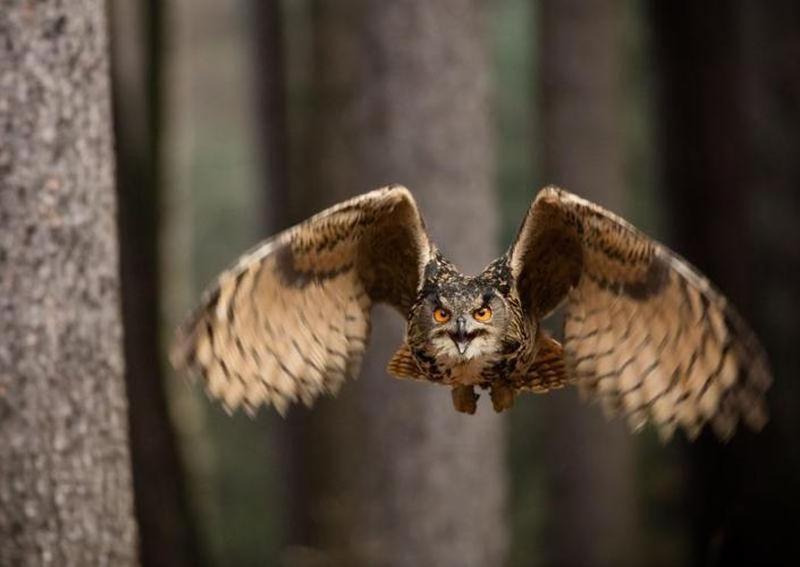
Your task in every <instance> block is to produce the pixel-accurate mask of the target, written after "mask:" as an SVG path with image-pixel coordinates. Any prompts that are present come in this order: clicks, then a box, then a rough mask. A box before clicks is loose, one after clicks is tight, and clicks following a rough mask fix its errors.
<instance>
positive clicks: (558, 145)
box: [538, 0, 639, 565]
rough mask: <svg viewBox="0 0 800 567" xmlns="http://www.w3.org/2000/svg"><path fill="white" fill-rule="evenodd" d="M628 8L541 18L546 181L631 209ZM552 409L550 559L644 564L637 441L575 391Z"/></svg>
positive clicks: (581, 8)
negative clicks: (626, 138) (625, 69)
mask: <svg viewBox="0 0 800 567" xmlns="http://www.w3.org/2000/svg"><path fill="white" fill-rule="evenodd" d="M621 16H622V5H621V4H619V3H614V2H588V3H587V2H581V1H578V0H545V1H544V2H542V3H541V12H540V25H539V33H540V73H541V75H540V85H541V87H540V88H541V90H540V97H541V98H540V103H541V105H540V131H539V132H540V134H539V140H540V142H539V144H538V147H539V148H540V151H541V153H542V163H541V167H542V171H543V174H544V181H545V182H546V183H553V184H556V185H561V186H563V187H564V188H565V189H568V190H570V191H574V192H576V193H577V194H579V195H581V196H583V197H586V198H588V199H590V200H592V201H596V202H598V203H599V204H601V205H603V206H605V207H608V208H610V209H611V210H614V211H618V212H623V211H624V205H625V195H626V192H625V185H626V184H625V178H624V175H623V174H624V155H623V148H624V143H623V134H622V126H621V124H622V112H621V105H622V102H621V100H620V91H621V88H620V87H621V85H620V79H621V75H622V45H621V41H620V31H621V25H620V21H621ZM542 405H543V414H544V415H543V416H542V419H543V420H544V422H545V423H546V424H547V425H546V437H545V443H544V459H545V465H546V469H547V471H548V472H547V488H546V494H547V496H548V499H549V505H548V507H547V510H548V517H547V520H546V525H547V527H546V528H545V532H546V533H545V537H544V541H543V545H544V549H543V555H544V556H545V559H546V562H547V563H549V564H554V565H635V564H638V561H637V558H638V547H639V539H638V538H639V535H638V533H637V526H638V519H637V510H636V482H635V477H634V474H635V470H634V454H633V444H632V441H631V438H630V436H629V433H628V432H627V431H626V428H625V425H624V423H622V422H621V421H619V420H617V421H613V422H610V423H609V422H607V421H606V420H605V419H604V416H603V415H602V413H601V412H600V411H598V409H597V408H590V407H587V405H586V404H583V403H580V402H579V401H578V397H577V394H576V392H575V391H574V390H573V389H570V390H567V391H563V392H556V393H554V394H550V395H549V397H548V399H547V401H546V403H544V404H542Z"/></svg>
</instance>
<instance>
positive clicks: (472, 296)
mask: <svg viewBox="0 0 800 567" xmlns="http://www.w3.org/2000/svg"><path fill="white" fill-rule="evenodd" d="M476 284H478V285H476ZM479 284H480V282H479V281H467V282H463V283H462V284H461V285H459V284H458V283H457V284H455V285H448V286H444V287H439V288H437V289H434V290H432V291H431V292H429V293H428V294H426V296H425V297H424V299H423V301H422V304H421V305H420V308H419V309H417V310H416V313H415V315H414V317H413V318H412V320H411V321H410V324H409V332H410V333H411V331H412V330H413V331H416V332H415V334H416V335H417V338H419V339H423V340H424V341H425V342H427V343H428V345H427V346H428V347H429V348H428V349H426V350H428V351H429V352H430V351H432V352H434V353H435V354H436V357H437V358H439V359H445V360H447V359H452V360H453V361H461V362H463V361H466V360H469V359H472V358H481V357H483V356H486V355H487V354H493V353H495V352H497V350H498V348H499V346H500V344H501V340H502V336H503V335H504V334H505V332H506V326H507V323H508V308H507V305H506V301H505V299H504V298H503V296H502V295H501V294H499V293H498V292H497V291H496V290H495V289H494V288H492V287H490V286H488V285H479Z"/></svg>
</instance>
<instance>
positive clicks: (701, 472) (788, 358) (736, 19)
mask: <svg viewBox="0 0 800 567" xmlns="http://www.w3.org/2000/svg"><path fill="white" fill-rule="evenodd" d="M648 7H649V16H650V22H651V26H652V30H653V38H654V47H655V55H656V63H657V68H658V71H659V75H658V79H659V87H660V88H659V91H658V94H659V110H660V116H661V124H660V126H661V128H660V133H661V140H660V141H661V148H660V150H661V151H660V152H659V154H660V155H661V156H662V158H661V159H662V163H661V166H662V168H663V184H664V187H663V191H664V193H665V196H666V197H667V199H666V200H667V202H668V203H669V204H670V211H669V212H670V216H671V220H672V222H670V223H669V224H670V226H671V227H672V234H671V235H670V236H671V239H672V240H673V242H674V244H675V246H676V247H677V248H678V249H680V250H683V251H684V252H685V255H686V256H687V258H688V259H689V260H690V261H692V262H695V263H697V264H698V265H701V266H703V268H704V270H705V271H706V272H707V273H708V275H709V276H710V277H711V279H712V280H714V281H715V282H716V283H717V284H718V285H719V286H720V287H721V288H722V289H723V290H724V291H725V293H726V294H727V295H728V296H729V297H730V299H731V300H732V302H733V303H734V304H736V305H737V307H738V308H739V309H740V310H741V311H742V313H743V314H744V315H745V317H746V318H747V319H748V320H749V321H751V322H752V324H753V326H754V328H755V330H756V331H757V332H758V333H759V335H760V336H761V338H762V340H763V341H764V344H765V346H766V348H767V351H768V352H769V354H770V356H771V359H772V362H773V366H774V371H775V372H774V373H775V384H774V386H773V389H772V392H771V394H770V395H769V396H768V403H769V406H770V412H771V416H770V423H768V424H767V427H766V428H765V429H764V430H763V431H761V432H760V433H759V434H757V435H754V434H752V433H751V432H747V431H741V432H739V433H737V435H736V436H735V437H734V438H733V440H732V441H731V442H730V443H729V444H727V445H725V446H722V445H721V444H719V443H718V442H716V441H715V440H714V439H712V436H710V435H707V434H706V435H704V436H702V437H701V438H700V440H699V442H698V443H696V444H695V445H693V446H692V447H690V448H689V449H688V456H689V459H688V460H689V465H690V471H691V473H690V475H689V476H690V483H689V491H688V495H687V496H688V497H687V514H688V516H689V517H688V520H689V521H688V522H687V524H689V525H690V526H691V530H692V552H693V557H692V562H693V564H695V565H733V564H736V565H783V564H791V563H792V561H793V559H792V558H793V557H795V556H796V547H797V541H796V540H797V535H796V529H795V525H796V524H795V523H794V522H793V521H792V519H793V518H796V517H797V516H798V514H800V455H798V452H797V450H796V447H797V445H798V441H799V440H798V432H800V427H798V418H797V410H796V408H797V404H798V400H800V389H798V387H797V385H796V381H795V380H793V378H794V377H795V376H796V375H797V372H798V366H799V364H798V357H797V342H798V338H800V327H799V326H798V320H797V316H796V313H797V312H798V309H799V308H800V306H798V296H797V289H798V286H800V254H798V248H797V242H798V239H799V238H800V231H799V230H798V225H797V218H798V216H800V199H798V191H797V188H798V186H800V161H798V159H797V156H798V147H800V129H798V124H800V111H799V110H798V109H800V104H798V101H800V87H798V82H797V77H798V66H797V62H798V60H800V59H798V54H799V53H800V47H798V42H797V38H798V32H799V31H800V6H799V5H798V4H797V2H794V1H793V0H781V1H776V2H770V3H760V2H753V1H748V0H737V1H735V2H722V1H714V2H704V3H695V2H687V1H683V2H670V3H662V2H657V1H651V2H649V3H648Z"/></svg>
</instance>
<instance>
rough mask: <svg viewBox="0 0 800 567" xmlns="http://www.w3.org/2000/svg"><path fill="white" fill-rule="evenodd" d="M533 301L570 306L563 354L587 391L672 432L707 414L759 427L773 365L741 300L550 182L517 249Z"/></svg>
mask: <svg viewBox="0 0 800 567" xmlns="http://www.w3.org/2000/svg"><path fill="white" fill-rule="evenodd" d="M509 260H510V263H511V269H512V274H513V276H514V277H515V281H516V285H517V290H518V292H519V294H520V298H521V300H522V303H523V306H524V308H525V310H526V312H527V313H528V314H529V315H530V316H531V317H533V318H535V319H537V320H538V319H541V318H544V317H546V316H547V315H548V314H550V313H551V312H552V311H553V310H554V309H555V308H556V307H557V306H558V305H559V304H560V303H562V302H564V301H566V307H565V344H564V349H565V359H566V364H567V368H568V372H569V373H570V375H571V377H572V379H573V381H575V382H576V383H577V385H578V387H579V388H580V389H581V391H582V393H583V394H584V395H587V396H590V397H593V398H598V399H600V400H601V401H602V403H603V406H604V408H605V409H606V410H607V411H608V412H609V413H620V412H621V413H622V414H623V416H624V418H625V419H626V421H627V422H628V423H629V425H630V426H631V427H632V428H633V429H638V428H640V427H641V426H643V425H644V423H645V422H646V421H652V422H654V423H655V425H656V426H657V427H658V428H659V433H660V434H661V435H662V437H664V438H669V437H670V436H671V435H672V433H673V431H674V429H675V428H676V427H677V426H680V427H682V428H683V429H684V430H685V431H686V432H687V434H688V435H689V437H691V438H694V437H695V436H696V435H697V434H698V433H699V431H700V429H701V428H702V427H703V425H704V424H706V423H710V424H711V426H712V428H713V430H714V431H715V433H716V434H717V435H718V436H719V437H721V438H722V439H728V438H729V437H730V436H731V435H732V434H733V432H734V431H735V429H736V426H737V424H738V423H739V421H744V423H746V424H747V425H748V426H750V427H751V428H754V429H759V428H760V427H762V426H763V424H764V423H765V421H766V406H765V403H764V394H765V392H766V390H767V389H768V387H769V385H770V383H771V381H772V377H771V372H770V369H769V365H768V362H767V357H766V354H765V353H764V350H763V348H762V347H761V345H760V344H759V342H758V340H757V339H756V337H755V335H754V334H753V332H752V331H751V330H750V329H749V328H748V326H747V325H746V324H745V323H744V321H743V320H742V318H741V317H740V316H739V315H738V313H737V312H736V311H735V309H734V308H733V307H732V306H731V305H730V304H729V303H728V302H727V301H726V299H725V298H724V297H723V296H722V295H721V294H720V293H719V292H718V291H717V290H716V289H715V288H714V287H713V286H712V285H711V284H710V283H709V281H708V280H707V279H706V278H705V277H703V276H702V275H701V274H700V273H699V272H698V271H697V270H696V269H694V268H693V267H692V266H690V265H689V263H688V262H686V261H685V260H683V259H682V258H680V257H679V256H678V255H676V254H675V253H673V252H672V251H670V250H669V249H667V248H666V247H664V246H663V245H661V244H659V243H657V242H655V241H653V240H651V239H650V238H648V237H647V236H646V235H644V234H643V233H641V232H639V231H638V230H637V229H636V228H634V227H633V226H631V225H630V224H628V223H627V222H626V221H624V220H623V219H621V218H619V217H617V216H615V215H613V214H612V213H610V212H608V211H606V210H604V209H602V208H601V207H599V206H597V205H594V204H592V203H589V202H588V201H585V200H583V199H581V198H579V197H576V196H575V195H572V194H570V193H567V192H566V191H563V190H560V189H557V188H554V187H548V188H546V189H544V190H543V191H542V192H541V193H540V194H539V195H538V196H537V198H536V200H535V201H534V203H533V204H532V205H531V208H530V210H529V211H528V214H527V215H526V218H525V220H524V221H523V223H522V227H521V228H520V232H519V234H518V236H517V239H516V241H515V243H514V245H513V246H512V248H511V250H510V252H509Z"/></svg>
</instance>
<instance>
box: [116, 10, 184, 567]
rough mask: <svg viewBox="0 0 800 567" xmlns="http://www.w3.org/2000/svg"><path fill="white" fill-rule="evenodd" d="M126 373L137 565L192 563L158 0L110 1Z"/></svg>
mask: <svg viewBox="0 0 800 567" xmlns="http://www.w3.org/2000/svg"><path fill="white" fill-rule="evenodd" d="M112 7H113V11H112V21H111V23H112V28H113V33H112V52H113V57H112V75H113V79H114V80H113V87H114V88H113V91H114V97H113V99H114V125H115V139H116V150H117V151H116V155H117V195H118V198H119V237H120V264H121V266H120V267H121V274H122V314H123V323H124V330H125V333H124V334H125V341H124V345H125V360H126V365H125V380H126V384H127V393H128V400H129V404H130V411H129V414H130V415H129V417H130V439H131V458H132V461H133V484H134V494H135V501H136V518H137V522H138V525H139V550H140V558H141V562H142V564H143V565H145V566H157V565H164V566H169V567H180V566H181V565H191V566H193V567H194V566H197V565H199V564H200V557H199V556H198V553H197V538H196V535H195V532H194V525H193V523H192V519H191V515H190V512H189V506H188V503H187V498H186V490H185V485H184V474H183V466H182V463H181V461H180V458H179V455H178V450H177V446H176V440H175V434H174V431H173V427H172V423H171V421H170V416H169V411H168V407H167V396H166V392H165V389H164V372H163V370H162V366H161V364H162V360H163V358H162V353H161V345H160V341H161V336H162V333H161V287H160V278H161V270H160V259H159V242H160V229H161V226H160V224H161V215H160V214H159V211H160V210H161V207H162V200H161V177H162V171H161V156H160V154H161V132H162V126H163V124H162V120H161V106H162V81H161V71H162V53H161V51H162V49H161V44H162V33H163V32H162V27H163V26H162V21H163V13H162V10H163V6H162V5H161V2H160V1H159V0H147V1H146V2H116V3H113V5H112Z"/></svg>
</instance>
